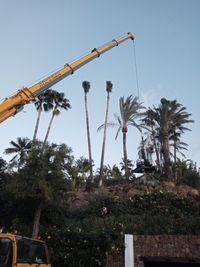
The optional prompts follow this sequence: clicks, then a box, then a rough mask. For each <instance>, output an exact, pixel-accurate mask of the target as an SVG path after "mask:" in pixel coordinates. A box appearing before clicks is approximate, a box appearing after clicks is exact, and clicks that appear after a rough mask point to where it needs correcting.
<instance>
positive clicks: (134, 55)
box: [133, 41, 140, 100]
mask: <svg viewBox="0 0 200 267" xmlns="http://www.w3.org/2000/svg"><path fill="white" fill-rule="evenodd" d="M133 57H134V67H135V79H136V88H137V97H138V100H139V99H140V88H139V78H138V67H137V57H136V48H135V42H134V41H133Z"/></svg>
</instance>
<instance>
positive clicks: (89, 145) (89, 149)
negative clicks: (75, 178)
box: [84, 93, 93, 182]
mask: <svg viewBox="0 0 200 267" xmlns="http://www.w3.org/2000/svg"><path fill="white" fill-rule="evenodd" d="M84 101H85V115H86V127H87V140H88V154H89V162H90V181H91V182H93V170H92V169H93V168H92V149H91V141H90V127H89V115H88V105H87V93H85V99H84Z"/></svg>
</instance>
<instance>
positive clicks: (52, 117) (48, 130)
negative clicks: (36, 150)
mask: <svg viewBox="0 0 200 267" xmlns="http://www.w3.org/2000/svg"><path fill="white" fill-rule="evenodd" d="M54 117H55V108H54V110H53V113H52V116H51V119H50V122H49V126H48V128H47V132H46V136H45V138H44V142H43V147H44V146H45V145H46V143H47V139H48V137H49V132H50V129H51V126H52V123H53V119H54Z"/></svg>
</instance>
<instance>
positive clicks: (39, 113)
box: [33, 106, 42, 141]
mask: <svg viewBox="0 0 200 267" xmlns="http://www.w3.org/2000/svg"><path fill="white" fill-rule="evenodd" d="M41 113H42V106H40V107H39V108H38V115H37V120H36V125H35V130H34V135H33V141H35V139H36V136H37V132H38V128H39V123H40V117H41Z"/></svg>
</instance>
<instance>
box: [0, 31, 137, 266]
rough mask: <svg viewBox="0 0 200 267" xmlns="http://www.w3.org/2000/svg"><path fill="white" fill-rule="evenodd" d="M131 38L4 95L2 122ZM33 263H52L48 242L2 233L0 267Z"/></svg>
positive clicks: (0, 107) (93, 51) (46, 264)
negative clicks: (7, 95) (78, 70)
mask: <svg viewBox="0 0 200 267" xmlns="http://www.w3.org/2000/svg"><path fill="white" fill-rule="evenodd" d="M128 39H132V40H134V36H133V34H132V33H131V32H128V33H127V34H126V35H125V36H123V37H120V38H118V39H114V40H112V41H111V42H109V43H107V44H105V45H103V46H101V47H100V48H94V49H93V50H92V51H91V53H89V54H87V55H85V56H83V57H81V58H80V59H78V60H76V61H74V62H73V63H71V64H65V65H64V67H63V68H61V69H60V70H58V71H56V72H55V73H53V74H51V75H50V76H48V77H47V78H45V79H42V80H41V81H39V82H38V83H36V84H34V85H33V86H31V87H30V88H28V87H24V88H22V89H20V90H18V91H17V93H15V94H13V95H12V96H10V97H7V98H5V99H4V101H3V102H1V103H0V123H1V122H3V121H5V120H6V119H8V118H9V117H11V116H14V115H15V114H17V113H18V112H19V111H21V110H22V109H23V107H24V105H26V104H28V103H30V102H32V101H33V100H34V99H35V98H36V97H38V96H39V95H40V94H42V93H43V92H44V91H45V90H47V89H48V88H50V87H51V86H53V85H54V84H56V83H58V82H59V81H61V80H62V79H64V78H65V77H67V76H69V75H70V74H73V73H74V72H75V71H76V70H77V69H79V68H81V67H82V66H84V65H85V64H87V63H89V62H90V61H92V60H93V59H95V58H98V57H99V56H100V55H101V54H103V53H104V52H106V51H108V50H110V49H112V48H113V47H115V46H118V45H119V44H120V43H122V42H124V41H126V40H128ZM30 265H31V266H32V267H50V266H51V264H50V261H49V256H48V250H47V246H46V244H45V242H43V241H41V240H37V239H31V238H26V237H23V236H20V235H16V234H10V233H0V267H30Z"/></svg>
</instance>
